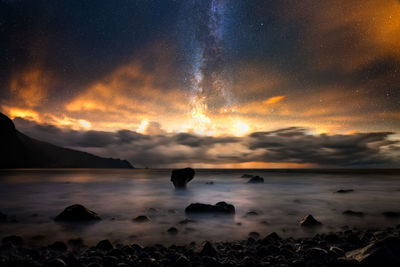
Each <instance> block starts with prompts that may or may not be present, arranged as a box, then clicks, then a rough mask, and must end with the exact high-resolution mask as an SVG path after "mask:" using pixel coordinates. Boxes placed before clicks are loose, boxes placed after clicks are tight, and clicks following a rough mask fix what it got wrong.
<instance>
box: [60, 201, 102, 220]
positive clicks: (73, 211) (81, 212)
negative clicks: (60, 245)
mask: <svg viewBox="0 0 400 267" xmlns="http://www.w3.org/2000/svg"><path fill="white" fill-rule="evenodd" d="M54 220H55V221H93V220H101V218H100V216H99V215H97V213H95V212H94V211H91V210H89V209H87V208H86V207H84V206H82V205H80V204H75V205H72V206H68V207H66V208H65V209H64V210H63V211H62V212H61V213H60V214H58V215H57V217H56V218H55V219H54Z"/></svg>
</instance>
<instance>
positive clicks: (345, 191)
mask: <svg viewBox="0 0 400 267" xmlns="http://www.w3.org/2000/svg"><path fill="white" fill-rule="evenodd" d="M352 192H354V189H340V190H338V191H336V193H339V194H346V193H352Z"/></svg>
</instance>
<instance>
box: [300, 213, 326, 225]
mask: <svg viewBox="0 0 400 267" xmlns="http://www.w3.org/2000/svg"><path fill="white" fill-rule="evenodd" d="M299 223H300V225H301V226H303V227H319V226H322V223H320V222H319V221H317V220H316V219H315V218H314V217H313V216H312V215H311V214H310V215H307V216H305V217H304V218H302V219H301V220H300V221H299Z"/></svg>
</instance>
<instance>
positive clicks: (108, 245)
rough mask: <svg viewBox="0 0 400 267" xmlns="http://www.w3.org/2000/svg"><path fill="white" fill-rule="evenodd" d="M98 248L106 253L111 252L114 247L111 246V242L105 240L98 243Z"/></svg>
mask: <svg viewBox="0 0 400 267" xmlns="http://www.w3.org/2000/svg"><path fill="white" fill-rule="evenodd" d="M96 248H98V249H100V250H104V251H109V250H112V249H113V248H114V246H113V245H112V244H111V242H110V240H108V239H105V240H101V241H100V242H99V243H97V245H96Z"/></svg>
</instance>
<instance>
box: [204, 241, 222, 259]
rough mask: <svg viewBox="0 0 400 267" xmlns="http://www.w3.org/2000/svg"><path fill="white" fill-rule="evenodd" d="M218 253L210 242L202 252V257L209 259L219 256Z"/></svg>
mask: <svg viewBox="0 0 400 267" xmlns="http://www.w3.org/2000/svg"><path fill="white" fill-rule="evenodd" d="M217 254H218V251H217V250H216V249H215V247H214V246H213V244H211V243H210V242H209V241H206V242H205V244H204V246H203V249H202V250H201V252H200V255H201V256H208V257H215V256H217Z"/></svg>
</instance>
